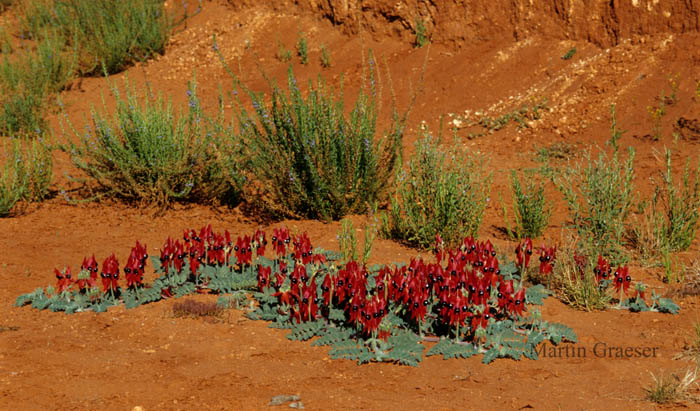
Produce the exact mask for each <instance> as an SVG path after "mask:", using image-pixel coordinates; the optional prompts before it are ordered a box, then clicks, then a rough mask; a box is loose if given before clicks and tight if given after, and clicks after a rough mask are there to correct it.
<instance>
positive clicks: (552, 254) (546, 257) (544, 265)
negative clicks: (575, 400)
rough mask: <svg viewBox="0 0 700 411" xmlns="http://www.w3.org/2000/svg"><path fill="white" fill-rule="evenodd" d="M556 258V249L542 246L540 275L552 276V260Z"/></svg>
mask: <svg viewBox="0 0 700 411" xmlns="http://www.w3.org/2000/svg"><path fill="white" fill-rule="evenodd" d="M556 256H557V247H549V248H547V247H545V246H544V245H543V246H542V251H541V253H540V275H549V274H552V271H553V269H554V260H555V259H556Z"/></svg>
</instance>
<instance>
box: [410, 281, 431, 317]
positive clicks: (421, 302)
mask: <svg viewBox="0 0 700 411" xmlns="http://www.w3.org/2000/svg"><path fill="white" fill-rule="evenodd" d="M428 304H430V296H429V293H428V290H426V289H425V288H418V289H416V290H415V292H414V293H413V295H412V296H411V300H410V304H409V306H408V310H409V311H410V312H411V318H412V319H414V320H415V321H416V322H423V320H424V319H425V315H426V314H427V312H428Z"/></svg>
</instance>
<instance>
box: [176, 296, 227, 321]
mask: <svg viewBox="0 0 700 411" xmlns="http://www.w3.org/2000/svg"><path fill="white" fill-rule="evenodd" d="M224 313H225V310H224V308H223V307H221V306H220V305H219V304H217V303H216V302H200V301H195V300H189V299H188V300H184V301H182V302H176V303H175V304H173V316H174V317H175V318H205V319H206V318H209V319H214V320H223V318H224Z"/></svg>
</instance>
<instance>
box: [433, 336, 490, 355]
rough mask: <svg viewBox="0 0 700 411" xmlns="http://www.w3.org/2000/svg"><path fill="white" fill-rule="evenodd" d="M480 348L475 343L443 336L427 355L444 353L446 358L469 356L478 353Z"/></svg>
mask: <svg viewBox="0 0 700 411" xmlns="http://www.w3.org/2000/svg"><path fill="white" fill-rule="evenodd" d="M478 353H479V350H477V348H476V347H474V345H473V344H468V343H460V342H457V341H455V340H453V339H450V338H443V339H442V340H440V342H438V343H437V344H435V345H434V346H433V348H431V349H430V350H428V352H427V353H425V355H426V356H431V355H442V357H443V358H444V359H446V360H448V359H450V358H469V357H471V356H472V355H474V354H478Z"/></svg>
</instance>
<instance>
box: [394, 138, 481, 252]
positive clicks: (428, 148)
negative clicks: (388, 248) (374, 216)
mask: <svg viewBox="0 0 700 411" xmlns="http://www.w3.org/2000/svg"><path fill="white" fill-rule="evenodd" d="M439 144H440V141H439V139H437V140H436V139H435V138H433V137H432V136H431V135H430V134H429V133H427V132H425V135H424V136H423V138H421V139H420V140H419V141H418V142H417V143H416V150H415V153H414V154H413V156H412V157H411V159H410V161H409V170H408V171H407V172H406V171H402V172H400V173H399V177H398V180H397V188H396V192H397V194H396V196H395V197H393V198H392V201H391V212H390V215H389V216H388V217H387V216H386V215H383V217H382V220H383V221H382V232H383V234H384V236H385V237H388V238H392V239H395V240H399V241H403V242H405V243H408V244H410V245H415V246H419V247H429V246H430V245H432V244H433V243H434V241H435V235H436V234H438V233H439V234H440V236H441V237H442V239H443V241H444V242H445V244H446V245H448V246H454V245H456V244H457V242H458V241H459V240H461V239H462V238H463V237H464V236H465V235H476V233H477V231H478V229H479V226H480V225H481V220H482V218H483V215H484V210H485V209H486V204H487V202H488V195H489V191H490V185H491V174H487V173H486V172H485V171H484V168H483V164H482V162H480V161H478V160H476V159H474V158H473V157H471V156H468V155H466V154H465V153H461V152H457V151H456V149H453V151H450V152H448V151H445V150H443V149H441V148H440V146H439ZM455 146H456V144H455ZM458 159H459V161H458Z"/></svg>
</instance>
